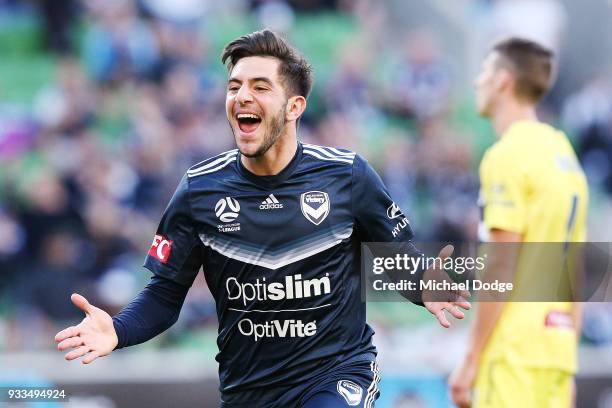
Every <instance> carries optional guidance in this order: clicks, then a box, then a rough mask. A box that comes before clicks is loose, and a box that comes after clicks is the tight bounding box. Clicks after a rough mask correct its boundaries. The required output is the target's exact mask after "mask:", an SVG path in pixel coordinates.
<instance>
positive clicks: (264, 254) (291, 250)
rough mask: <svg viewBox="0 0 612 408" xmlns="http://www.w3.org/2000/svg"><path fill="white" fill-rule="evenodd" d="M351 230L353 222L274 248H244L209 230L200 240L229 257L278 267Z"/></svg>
mask: <svg viewBox="0 0 612 408" xmlns="http://www.w3.org/2000/svg"><path fill="white" fill-rule="evenodd" d="M352 234H353V226H352V225H347V226H345V227H341V228H340V229H338V230H333V231H330V232H329V234H327V235H324V236H319V237H315V238H314V239H313V240H311V241H309V242H306V241H304V242H299V243H297V244H290V245H289V246H287V247H285V248H280V249H277V250H265V249H264V248H246V247H245V246H244V245H239V244H238V243H237V242H235V241H232V240H228V239H225V238H223V237H220V236H216V235H210V234H200V240H201V241H202V243H203V244H204V245H205V246H207V247H209V248H210V249H212V250H213V251H215V252H218V253H219V254H221V255H223V256H226V257H228V258H231V259H235V260H237V261H241V262H244V263H248V264H251V265H257V266H262V267H264V268H268V269H278V268H282V267H283V266H287V265H290V264H292V263H294V262H298V261H301V260H302V259H306V258H309V257H311V256H313V255H316V254H318V253H321V252H323V251H326V250H328V249H329V248H333V247H334V246H336V245H338V244H339V243H341V242H342V241H344V240H345V239H348V238H350V237H351V235H352ZM300 241H301V240H300ZM250 246H251V247H252V245H250Z"/></svg>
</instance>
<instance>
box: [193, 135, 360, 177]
mask: <svg viewBox="0 0 612 408" xmlns="http://www.w3.org/2000/svg"><path fill="white" fill-rule="evenodd" d="M302 146H303V150H302V151H303V153H304V154H307V155H309V156H312V157H315V158H317V159H319V160H325V161H335V162H339V163H347V164H353V161H354V160H355V153H353V152H350V151H342V150H339V149H336V148H334V147H323V146H317V145H312V144H306V143H304V144H302ZM236 157H238V149H234V150H230V151H227V152H225V153H222V154H220V155H217V156H215V157H211V158H210V159H207V160H204V161H203V162H201V163H199V164H197V165H196V166H194V167H193V168H191V169H189V170H188V171H187V176H188V177H195V176H201V175H203V174H209V173H214V172H215V171H218V170H221V169H222V168H224V167H226V166H227V165H228V164H230V163H232V162H234V161H236Z"/></svg>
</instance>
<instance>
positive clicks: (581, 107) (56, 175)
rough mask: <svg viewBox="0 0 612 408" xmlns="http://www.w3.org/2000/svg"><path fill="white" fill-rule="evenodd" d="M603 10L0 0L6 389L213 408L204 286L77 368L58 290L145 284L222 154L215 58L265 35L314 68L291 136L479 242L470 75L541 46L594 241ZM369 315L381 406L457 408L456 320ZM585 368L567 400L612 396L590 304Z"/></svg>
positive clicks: (112, 303)
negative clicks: (356, 165)
mask: <svg viewBox="0 0 612 408" xmlns="http://www.w3.org/2000/svg"><path fill="white" fill-rule="evenodd" d="M610 21H612V1H609V0H582V1H579V2H578V1H572V0H455V1H452V2H450V1H444V0H413V1H409V2H408V1H402V0H386V1H374V0H370V1H367V0H354V1H352V0H269V1H266V0H251V1H249V0H224V1H213V0H139V1H136V0H82V1H79V0H40V1H19V0H0V386H2V385H3V384H22V385H26V384H30V385H35V384H37V385H55V386H58V387H61V388H64V389H66V390H67V392H68V393H69V394H71V395H72V403H71V405H70V406H78V407H84V408H94V407H95V408H114V407H168V406H174V407H192V406H201V407H208V406H216V403H217V398H218V397H217V391H216V387H217V379H216V363H215V361H214V355H215V353H216V345H215V342H214V340H215V336H216V316H215V309H214V303H213V299H212V298H211V296H210V294H209V293H208V291H207V289H206V287H205V283H204V280H203V279H202V277H201V276H200V277H199V278H198V280H197V281H196V283H195V284H194V287H193V288H192V290H191V292H190V294H189V297H188V300H187V302H186V304H185V306H184V308H183V312H182V314H181V318H180V320H179V322H178V323H177V324H176V325H175V326H174V327H173V328H172V329H171V330H169V331H168V332H167V333H165V334H164V335H162V336H160V337H158V338H156V339H154V340H153V341H151V342H149V343H147V344H145V345H142V346H138V347H135V348H132V349H128V350H122V351H120V352H117V353H114V354H113V356H112V358H106V359H102V360H99V361H97V362H96V363H95V364H94V365H92V366H87V367H86V366H82V365H81V364H77V363H72V364H68V363H66V362H64V360H63V358H62V354H61V353H59V352H57V351H55V349H54V348H55V343H54V341H53V336H54V334H55V333H56V331H57V330H58V329H59V328H62V327H64V326H65V325H68V324H74V323H75V322H77V321H79V320H80V319H81V318H82V316H81V315H80V313H79V312H78V311H77V310H76V309H75V308H74V307H72V305H71V303H70V301H69V295H70V293H72V292H74V291H78V292H80V293H82V294H84V295H85V296H87V297H88V298H89V299H90V301H91V302H92V303H93V304H95V305H97V306H100V307H102V308H104V309H106V310H108V311H110V312H117V311H118V310H119V309H120V308H121V307H122V305H124V304H125V303H127V302H128V301H129V300H130V299H131V298H132V297H133V296H134V295H135V294H136V293H137V292H138V291H139V290H140V289H141V288H142V287H143V285H144V284H145V283H146V282H147V281H148V279H149V272H147V271H146V270H145V269H144V268H142V267H141V263H142V260H143V258H144V255H145V253H146V251H147V249H148V246H149V245H150V241H151V239H152V236H153V234H154V231H155V228H156V224H157V222H158V220H159V217H160V215H161V212H162V210H163V208H164V206H165V205H166V203H167V201H168V199H169V197H170V195H171V193H172V191H173V189H174V187H175V186H176V184H177V182H178V180H179V179H180V176H181V175H182V173H183V172H184V170H185V169H186V168H187V167H189V166H190V165H192V164H194V163H196V162H198V161H200V160H202V158H204V157H207V156H209V155H213V154H216V153H219V152H222V151H224V150H227V149H230V148H232V147H233V139H232V136H231V133H230V130H229V127H228V125H227V122H226V118H225V112H224V96H225V95H224V92H225V79H226V76H225V75H226V72H225V68H224V67H223V66H221V64H220V62H219V55H220V51H221V49H222V47H223V45H224V44H225V43H226V42H228V41H229V40H232V39H233V38H235V37H237V36H239V35H242V34H245V33H247V32H250V31H253V30H256V29H259V28H262V27H270V28H272V29H274V30H277V31H279V32H282V33H285V35H286V36H287V37H288V38H289V39H290V41H291V42H293V43H294V44H295V45H296V46H297V47H298V48H299V49H300V50H302V51H303V52H304V54H305V55H306V56H307V57H308V58H309V59H310V61H311V63H312V64H313V66H314V69H315V74H316V85H315V89H314V93H313V95H312V97H311V98H310V100H309V107H308V109H307V112H306V114H305V117H304V119H303V121H302V126H301V129H300V136H301V138H302V140H304V141H308V142H311V143H318V144H325V145H333V146H342V147H347V148H351V149H354V150H356V151H357V152H359V153H360V154H362V155H364V156H365V157H366V158H367V159H368V160H370V162H371V163H373V164H374V166H375V167H376V168H377V169H378V170H379V172H380V174H381V175H382V176H383V178H384V179H385V181H386V183H387V185H388V186H389V188H390V190H391V191H392V195H393V196H394V197H395V200H396V202H398V203H399V204H400V205H401V206H402V207H403V208H404V209H405V211H406V212H407V213H408V214H409V218H410V219H411V223H412V225H413V227H414V228H415V230H416V233H417V236H418V238H419V240H421V241H426V240H432V241H434V240H435V241H446V240H457V241H460V240H469V239H474V238H475V235H476V232H475V231H476V227H477V222H478V212H477V208H476V198H477V189H478V179H477V172H476V170H477V165H478V162H479V160H480V158H481V156H482V153H483V151H484V149H485V148H486V147H487V146H488V145H490V144H491V143H492V142H493V140H494V138H493V132H492V129H491V128H490V126H489V125H488V124H487V123H486V122H485V121H483V120H481V119H479V118H478V117H477V116H476V114H475V112H474V102H473V98H474V96H473V91H472V83H473V78H474V76H475V74H476V73H477V71H478V69H479V66H480V60H481V58H482V56H483V55H484V53H485V52H486V50H487V47H488V46H489V45H490V44H491V41H492V40H493V39H495V38H498V37H499V36H503V35H508V34H517V35H521V36H523V37H528V38H532V39H535V40H538V41H540V42H541V43H543V44H545V45H547V46H549V47H551V48H553V49H554V50H555V51H556V52H557V54H558V56H559V61H560V66H559V69H558V75H557V76H558V78H557V82H556V85H555V87H554V90H553V92H552V93H551V94H550V95H549V96H548V97H547V99H546V101H545V103H544V104H543V106H542V110H541V116H542V118H544V119H545V120H546V121H549V122H551V123H554V124H556V125H557V126H560V127H561V128H563V129H564V130H565V131H566V132H567V133H568V134H569V136H570V138H571V140H572V142H573V144H574V146H575V148H576V149H577V151H578V154H579V156H580V159H581V161H582V164H583V166H584V167H585V170H586V171H587V174H588V178H589V184H590V188H591V203H590V213H589V218H590V224H589V226H590V230H589V239H590V240H591V241H602V242H606V241H610V240H611V239H610V238H611V237H612V233H610V231H611V230H612V195H611V194H612V41H610V39H612V25H611V24H609V23H610ZM368 310H369V319H370V322H371V324H373V325H374V327H375V329H376V331H377V336H376V339H375V340H376V344H377V345H378V347H379V350H380V360H381V367H382V371H383V379H382V384H381V388H382V390H383V393H382V397H381V399H380V400H379V403H378V404H377V407H382V408H387V407H395V408H399V407H447V406H449V405H450V402H449V399H448V396H447V394H446V386H445V378H446V376H447V375H448V373H449V372H450V370H451V368H452V367H453V366H454V364H455V363H456V362H457V361H458V359H459V357H460V356H461V352H462V350H463V344H464V341H465V338H466V328H467V326H468V325H467V324H466V323H459V324H455V325H454V327H453V328H452V329H450V330H447V331H444V330H442V329H441V328H439V327H437V325H436V324H435V323H434V320H433V319H431V318H430V317H429V316H428V315H427V313H425V312H423V310H421V309H420V308H417V307H410V306H408V305H406V304H401V303H377V304H371V305H369V309H368ZM580 367H581V368H580V373H579V375H578V406H580V407H599V408H602V407H612V305H610V304H604V303H601V304H589V305H587V306H586V312H585V326H584V331H583V335H582V341H581V362H580ZM1 404H2V403H0V405H1ZM43 405H44V404H36V405H32V406H37V407H42V406H43ZM44 406H49V407H55V406H62V405H55V404H48V405H44Z"/></svg>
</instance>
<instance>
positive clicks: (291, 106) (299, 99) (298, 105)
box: [285, 95, 306, 122]
mask: <svg viewBox="0 0 612 408" xmlns="http://www.w3.org/2000/svg"><path fill="white" fill-rule="evenodd" d="M305 110H306V98H304V97H303V96H300V95H296V96H292V97H291V98H289V99H288V100H287V106H286V107H285V119H286V120H287V121H288V122H293V121H296V120H298V119H299V118H300V116H302V113H304V111H305Z"/></svg>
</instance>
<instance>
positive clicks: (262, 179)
mask: <svg viewBox="0 0 612 408" xmlns="http://www.w3.org/2000/svg"><path fill="white" fill-rule="evenodd" d="M241 156H242V155H241V154H240V153H238V160H236V169H237V171H238V173H239V174H240V175H241V176H242V177H244V178H245V179H247V180H249V181H250V182H252V183H254V184H257V185H259V186H261V187H264V188H272V187H275V186H277V185H279V184H281V183H282V182H284V181H285V180H287V179H288V178H289V177H291V175H292V174H293V172H294V171H295V169H296V168H297V166H298V164H299V163H300V160H301V159H302V143H301V142H299V141H298V144H297V150H296V151H295V154H294V155H293V158H292V159H291V161H290V162H289V164H287V165H286V166H285V168H284V169H282V170H281V171H280V173H278V174H276V175H274V176H258V175H256V174H253V173H251V172H250V171H249V170H248V169H247V168H246V167H244V166H243V165H242V160H241Z"/></svg>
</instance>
